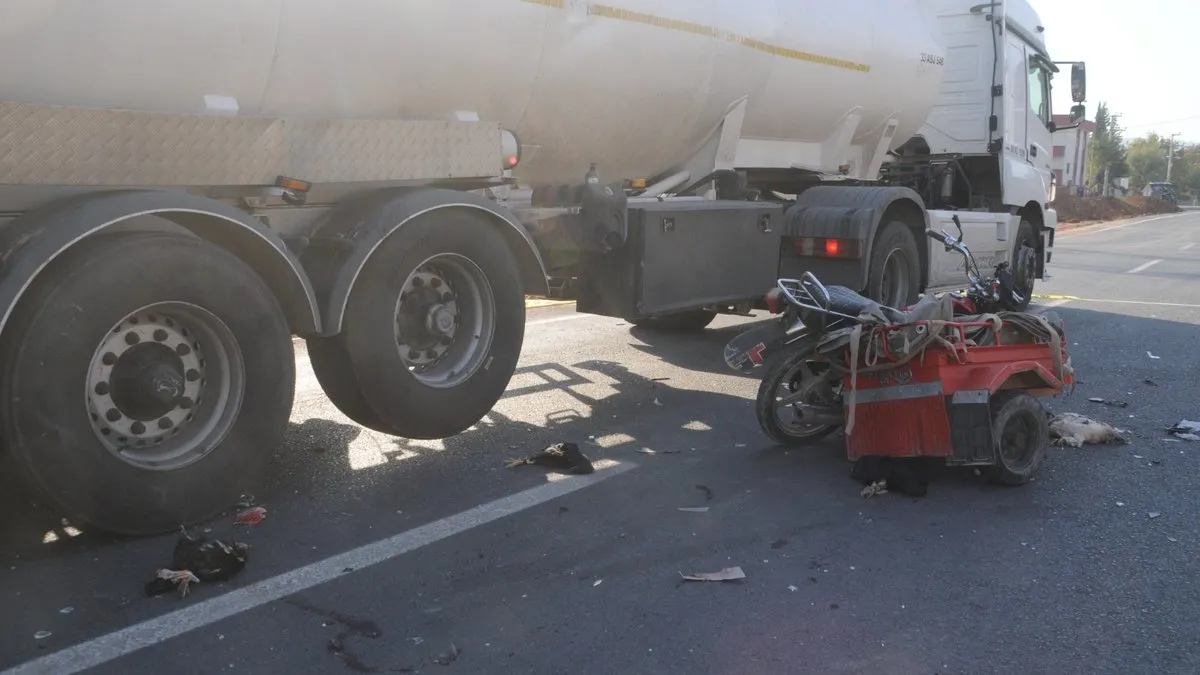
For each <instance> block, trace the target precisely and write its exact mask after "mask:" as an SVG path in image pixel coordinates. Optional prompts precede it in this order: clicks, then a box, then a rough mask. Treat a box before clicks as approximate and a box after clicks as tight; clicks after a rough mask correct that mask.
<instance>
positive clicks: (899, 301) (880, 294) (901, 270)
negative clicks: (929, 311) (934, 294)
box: [863, 220, 921, 309]
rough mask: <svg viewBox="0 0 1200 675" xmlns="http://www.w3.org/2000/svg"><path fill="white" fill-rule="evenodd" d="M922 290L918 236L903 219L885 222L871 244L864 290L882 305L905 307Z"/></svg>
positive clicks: (915, 298)
mask: <svg viewBox="0 0 1200 675" xmlns="http://www.w3.org/2000/svg"><path fill="white" fill-rule="evenodd" d="M920 293H921V257H920V253H919V252H918V251H917V241H916V238H915V237H914V236H913V233H912V230H911V229H910V228H909V227H908V225H906V224H905V223H903V222H901V221H899V220H893V221H890V222H888V223H885V224H884V225H883V226H882V227H880V228H879V234H878V235H877V236H876V237H875V243H874V245H872V246H871V260H870V268H869V269H868V271H867V288H866V290H865V292H864V293H863V294H864V295H866V296H867V297H868V298H871V299H872V300H874V301H875V302H878V303H880V304H882V305H885V306H888V307H895V308H897V309H902V308H904V307H907V306H909V305H911V304H913V303H915V302H916V301H917V298H918V297H919V296H920Z"/></svg>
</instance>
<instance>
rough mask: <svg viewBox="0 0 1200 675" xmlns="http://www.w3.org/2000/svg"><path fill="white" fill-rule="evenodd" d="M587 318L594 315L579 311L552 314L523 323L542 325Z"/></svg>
mask: <svg viewBox="0 0 1200 675" xmlns="http://www.w3.org/2000/svg"><path fill="white" fill-rule="evenodd" d="M588 318H594V315H592V314H579V313H576V314H565V315H563V316H552V317H550V318H549V319H535V320H533V321H526V322H525V325H526V326H542V325H545V324H548V323H558V322H559V321H574V320H576V319H588Z"/></svg>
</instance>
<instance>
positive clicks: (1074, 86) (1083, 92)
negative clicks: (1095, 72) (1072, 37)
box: [1071, 63, 1087, 103]
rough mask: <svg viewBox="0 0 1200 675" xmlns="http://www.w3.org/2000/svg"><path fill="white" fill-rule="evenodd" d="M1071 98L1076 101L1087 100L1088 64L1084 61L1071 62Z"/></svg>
mask: <svg viewBox="0 0 1200 675" xmlns="http://www.w3.org/2000/svg"><path fill="white" fill-rule="evenodd" d="M1071 100H1072V101H1074V102H1076V103H1083V102H1084V101H1086V100H1087V66H1085V65H1084V64H1082V63H1073V64H1071Z"/></svg>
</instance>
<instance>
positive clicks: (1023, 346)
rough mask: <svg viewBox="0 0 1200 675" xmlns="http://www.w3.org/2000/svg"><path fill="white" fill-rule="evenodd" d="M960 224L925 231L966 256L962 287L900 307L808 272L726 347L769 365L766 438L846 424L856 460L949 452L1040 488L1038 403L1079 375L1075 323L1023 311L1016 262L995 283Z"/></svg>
mask: <svg viewBox="0 0 1200 675" xmlns="http://www.w3.org/2000/svg"><path fill="white" fill-rule="evenodd" d="M955 223H956V225H959V236H958V237H957V238H956V237H954V236H952V235H950V234H949V233H946V232H944V231H943V232H934V231H932V230H929V231H927V232H926V234H927V235H928V236H929V237H930V238H931V239H933V240H935V241H937V242H940V243H941V244H942V245H944V246H945V247H946V250H947V251H950V250H953V251H957V252H958V253H960V254H961V255H962V256H963V259H964V268H965V270H966V276H967V281H968V283H969V285H968V287H967V290H966V291H965V292H963V293H947V294H942V295H938V296H927V297H924V298H922V299H921V300H920V301H919V302H918V303H917V304H916V305H913V306H912V307H909V308H906V309H904V310H897V309H893V308H890V307H885V306H882V305H880V304H879V303H877V302H874V301H873V300H870V299H868V298H866V297H863V296H862V295H859V294H858V293H857V292H855V291H853V290H851V289H849V288H846V287H843V286H829V287H826V286H824V285H823V284H822V283H821V282H820V280H819V279H817V277H816V276H814V275H813V274H812V273H809V272H806V273H804V275H802V277H801V278H800V279H798V280H797V279H780V280H779V281H778V283H777V286H776V288H774V289H772V290H771V291H770V292H769V293H768V294H767V297H766V302H767V306H768V308H769V310H770V311H771V312H772V313H773V314H778V315H779V317H778V318H777V319H775V320H774V321H771V322H769V323H766V324H764V325H762V326H758V327H756V328H754V329H751V330H750V331H747V332H745V333H743V334H741V335H739V336H738V337H736V338H734V339H733V340H732V341H731V342H730V343H729V344H728V345H726V347H725V360H726V363H727V364H728V365H729V366H730V367H731V368H733V369H735V370H739V371H743V372H747V371H752V370H753V369H755V368H757V367H760V366H763V367H765V372H764V374H763V379H762V382H761V384H760V386H759V391H758V396H757V400H756V406H755V408H756V411H757V416H758V421H759V425H760V426H761V427H762V429H763V431H764V432H765V433H766V434H767V436H769V437H770V438H771V439H772V440H774V441H776V442H778V443H781V444H786V445H807V444H812V443H815V442H817V441H818V440H820V439H822V438H824V437H825V436H827V435H829V434H830V433H832V432H834V431H836V430H839V429H842V430H843V431H844V432H845V436H846V451H847V456H848V457H849V459H851V460H855V459H859V458H862V457H875V456H884V457H941V458H944V459H945V460H946V462H947V463H948V464H950V465H959V466H986V467H988V473H989V475H990V476H991V477H992V478H993V479H995V480H996V481H998V482H1001V483H1006V484H1014V485H1015V484H1021V483H1024V482H1026V481H1028V480H1029V478H1030V477H1031V476H1032V475H1033V473H1034V472H1035V471H1036V469H1037V467H1038V466H1039V465H1040V463H1041V461H1042V459H1043V458H1044V456H1045V453H1046V449H1047V447H1048V445H1049V426H1048V422H1047V420H1046V416H1045V413H1044V411H1043V409H1042V406H1041V404H1040V403H1039V402H1038V401H1037V397H1039V396H1046V395H1052V394H1057V393H1059V392H1061V391H1063V390H1064V389H1065V388H1067V387H1068V386H1070V385H1071V384H1072V383H1073V381H1074V379H1073V373H1072V370H1071V366H1070V358H1069V356H1068V355H1067V352H1066V349H1065V327H1064V325H1063V322H1062V321H1061V320H1060V319H1059V318H1058V317H1057V316H1056V315H1054V314H1053V313H1046V314H1045V315H1038V314H1034V313H1030V312H1023V311H1016V309H1015V308H1018V307H1022V306H1024V300H1025V299H1024V298H1022V297H1020V295H1019V294H1018V293H1017V292H1016V291H1015V290H1014V289H1013V284H1012V276H1011V274H1010V273H1009V271H1008V265H1007V263H1001V264H1000V265H998V266H997V268H996V269H995V271H994V273H993V275H992V276H990V277H983V276H982V275H981V274H980V272H979V267H978V264H977V263H976V261H975V258H974V256H973V255H972V254H971V251H970V249H969V248H968V247H967V246H966V245H965V244H964V243H963V241H962V228H961V225H960V224H958V222H957V218H955Z"/></svg>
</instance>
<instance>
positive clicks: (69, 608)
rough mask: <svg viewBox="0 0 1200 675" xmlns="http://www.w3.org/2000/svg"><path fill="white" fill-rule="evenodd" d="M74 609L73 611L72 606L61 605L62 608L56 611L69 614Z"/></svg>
mask: <svg viewBox="0 0 1200 675" xmlns="http://www.w3.org/2000/svg"><path fill="white" fill-rule="evenodd" d="M74 611H75V608H74V607H70V606H67V607H63V608H62V609H60V610H58V613H59V614H70V613H71V612H74Z"/></svg>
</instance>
